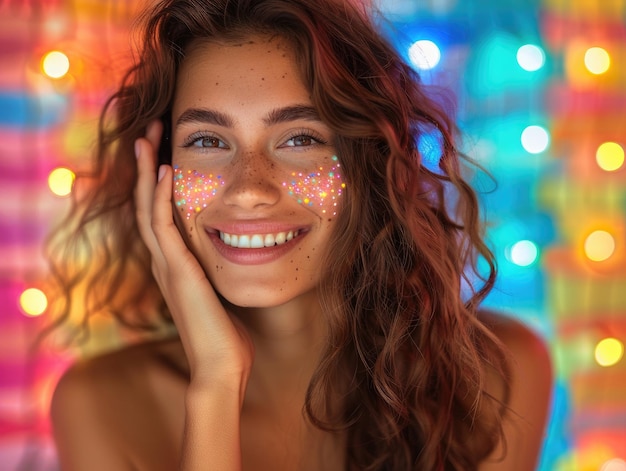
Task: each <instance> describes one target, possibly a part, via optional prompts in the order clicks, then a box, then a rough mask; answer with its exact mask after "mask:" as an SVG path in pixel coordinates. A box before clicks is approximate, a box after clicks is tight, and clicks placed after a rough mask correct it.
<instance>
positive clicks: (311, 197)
mask: <svg viewBox="0 0 626 471" xmlns="http://www.w3.org/2000/svg"><path fill="white" fill-rule="evenodd" d="M340 170H341V166H340V165H339V159H337V156H336V155H333V157H332V164H331V165H330V167H329V168H328V167H327V168H324V167H319V168H318V169H317V170H316V171H315V172H308V173H303V172H292V173H291V179H290V180H289V181H286V182H283V184H282V185H283V187H285V188H286V189H287V192H288V193H289V195H290V196H292V197H293V198H295V199H296V200H297V201H298V203H300V204H302V205H304V206H309V207H315V206H317V207H320V208H322V214H330V215H332V216H336V215H337V204H338V202H339V198H341V195H342V194H343V191H344V189H345V188H346V184H345V183H343V181H342V179H341V171H340Z"/></svg>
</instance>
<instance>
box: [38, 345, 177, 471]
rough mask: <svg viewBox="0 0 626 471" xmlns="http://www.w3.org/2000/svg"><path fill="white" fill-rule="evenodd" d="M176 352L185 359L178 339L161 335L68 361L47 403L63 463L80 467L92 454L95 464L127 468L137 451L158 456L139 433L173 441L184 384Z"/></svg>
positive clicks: (164, 441)
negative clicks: (117, 348)
mask: <svg viewBox="0 0 626 471" xmlns="http://www.w3.org/2000/svg"><path fill="white" fill-rule="evenodd" d="M181 355H182V358H183V359H184V352H183V351H182V347H181V346H180V342H179V341H177V340H176V339H164V340H158V341H151V342H146V343H141V344H137V345H133V346H128V347H125V348H122V349H120V350H117V351H115V352H111V353H106V354H103V355H99V356H96V357H94V358H90V359H87V360H81V361H78V362H76V363H75V364H74V365H72V366H71V367H70V368H69V369H68V370H67V371H66V372H65V373H64V374H63V376H62V377H61V379H60V380H59V382H58V384H57V387H56V389H55V392H54V395H53V398H52V403H51V408H50V417H51V419H52V425H53V432H54V436H55V441H56V444H57V449H58V451H59V458H60V460H61V462H62V463H64V464H65V466H67V469H85V466H87V464H88V463H92V464H93V460H98V462H100V463H101V464H102V466H101V467H98V468H97V469H129V468H130V467H132V466H129V465H128V463H129V462H136V461H137V459H138V458H137V457H138V456H149V455H150V453H152V455H154V456H157V455H158V456H161V455H159V454H155V453H154V450H152V451H150V450H151V448H150V447H148V445H146V444H144V443H143V441H142V438H141V437H151V439H154V440H153V441H154V442H155V443H168V442H172V441H173V442H174V443H176V440H172V436H173V435H172V436H170V434H171V433H172V431H173V430H178V428H180V427H181V425H180V424H179V423H178V422H179V419H178V418H179V417H180V416H181V412H182V411H183V408H184V402H183V394H182V392H183V391H184V387H185V384H186V373H185V364H184V360H183V359H181ZM155 435H156V436H155ZM129 444H132V446H130V445H129ZM144 445H145V447H146V450H143V449H142V447H144ZM161 452H162V453H163V456H174V453H173V452H172V453H168V452H163V451H162V450H161ZM142 460H143V459H142ZM92 469H96V468H92ZM150 469H158V468H154V467H153V468H150Z"/></svg>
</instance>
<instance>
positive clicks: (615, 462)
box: [600, 458, 626, 471]
mask: <svg viewBox="0 0 626 471" xmlns="http://www.w3.org/2000/svg"><path fill="white" fill-rule="evenodd" d="M600 471H626V461H624V460H622V459H620V458H613V459H611V460H609V461H607V462H606V463H604V464H603V465H602V467H601V468H600Z"/></svg>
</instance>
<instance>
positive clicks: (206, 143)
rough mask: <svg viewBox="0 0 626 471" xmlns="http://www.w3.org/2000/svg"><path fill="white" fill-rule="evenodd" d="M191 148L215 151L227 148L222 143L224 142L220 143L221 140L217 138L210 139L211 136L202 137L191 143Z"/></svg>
mask: <svg viewBox="0 0 626 471" xmlns="http://www.w3.org/2000/svg"><path fill="white" fill-rule="evenodd" d="M191 146H193V147H203V148H207V147H212V148H215V149H226V148H227V147H228V146H227V145H226V144H225V143H224V141H222V140H221V139H218V138H217V137H212V136H204V137H200V138H198V139H195V140H193V141H192V142H191Z"/></svg>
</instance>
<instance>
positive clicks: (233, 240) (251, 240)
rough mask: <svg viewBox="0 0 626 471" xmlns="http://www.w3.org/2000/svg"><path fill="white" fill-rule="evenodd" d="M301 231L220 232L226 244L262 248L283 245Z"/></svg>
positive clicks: (244, 247) (239, 247)
mask: <svg viewBox="0 0 626 471" xmlns="http://www.w3.org/2000/svg"><path fill="white" fill-rule="evenodd" d="M299 233H300V232H299V231H289V232H278V233H277V234H241V235H238V234H227V233H226V232H220V239H222V242H224V243H225V244H226V245H230V246H231V247H236V248H238V249H260V248H262V247H274V246H275V245H282V244H284V243H285V242H288V241H290V240H291V239H293V238H294V237H297V236H298V234H299Z"/></svg>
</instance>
